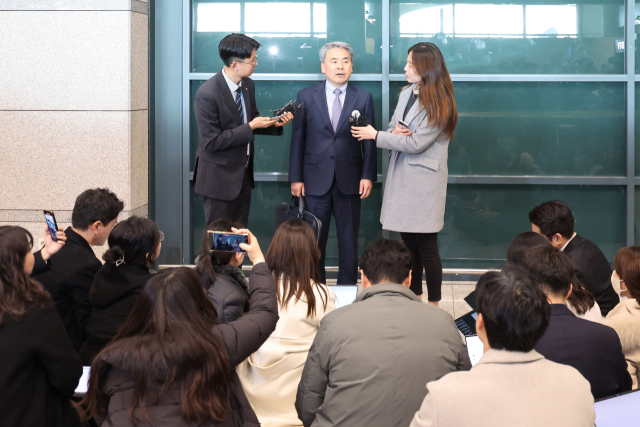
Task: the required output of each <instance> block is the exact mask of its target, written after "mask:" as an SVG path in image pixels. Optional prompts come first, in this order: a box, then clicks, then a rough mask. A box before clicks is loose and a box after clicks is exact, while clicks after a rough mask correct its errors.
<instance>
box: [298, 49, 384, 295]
mask: <svg viewBox="0 0 640 427" xmlns="http://www.w3.org/2000/svg"><path fill="white" fill-rule="evenodd" d="M352 61H353V49H352V48H351V46H349V45H348V44H347V43H343V42H331V43H327V44H326V45H324V46H323V47H322V49H320V67H321V70H322V72H323V73H324V74H325V75H326V76H327V80H326V81H324V82H322V83H320V84H317V85H315V86H311V87H308V88H306V89H303V90H301V91H300V92H298V100H297V102H296V103H297V104H302V108H301V109H300V111H299V112H298V113H297V114H296V115H295V117H294V119H293V133H292V135H291V151H290V154H289V182H291V193H292V194H293V195H294V196H299V195H300V194H302V195H303V196H305V201H306V203H307V207H308V208H309V211H311V213H313V214H314V215H315V216H316V217H318V219H320V221H322V231H321V233H320V238H319V240H318V246H319V247H320V251H321V253H322V256H321V258H320V281H321V282H323V283H325V281H326V275H325V268H324V266H325V258H326V250H325V249H326V246H327V240H328V237H329V223H330V221H331V214H332V213H333V216H334V217H335V220H336V229H337V232H338V251H339V255H340V256H339V262H338V264H339V267H340V270H339V272H338V284H355V283H356V282H357V280H358V277H357V274H358V267H357V263H358V231H359V228H360V202H361V199H364V198H366V197H368V196H369V194H370V193H371V187H372V183H373V181H375V180H376V176H377V164H376V163H377V155H376V144H375V141H373V140H364V141H358V140H357V139H355V138H354V137H353V136H352V135H351V127H350V125H349V122H348V118H349V117H350V116H351V113H352V112H353V111H356V110H357V111H358V112H359V113H360V115H361V116H364V117H365V118H366V119H367V121H368V122H369V123H370V124H371V125H372V126H374V127H375V119H374V110H373V98H372V96H371V93H370V92H369V91H366V90H364V89H361V88H359V87H357V86H355V85H353V84H350V83H349V78H350V77H351V72H352V71H353V68H352Z"/></svg>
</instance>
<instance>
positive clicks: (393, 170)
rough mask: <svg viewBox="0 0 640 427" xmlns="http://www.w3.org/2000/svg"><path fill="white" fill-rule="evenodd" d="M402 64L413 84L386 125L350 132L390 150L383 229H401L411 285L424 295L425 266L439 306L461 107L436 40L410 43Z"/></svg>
mask: <svg viewBox="0 0 640 427" xmlns="http://www.w3.org/2000/svg"><path fill="white" fill-rule="evenodd" d="M404 69H405V72H406V77H407V81H408V82H409V86H407V87H405V88H404V89H403V90H402V92H400V96H399V99H398V105H397V106H396V110H395V113H394V114H393V117H392V118H391V121H390V122H389V127H388V129H387V130H386V131H380V132H377V131H376V130H375V129H374V128H373V127H372V126H367V127H352V128H351V132H352V134H353V135H354V136H355V137H356V138H358V140H363V139H374V138H375V140H376V146H377V147H378V148H386V149H389V150H391V156H390V159H389V170H388V172H387V179H386V184H385V192H384V199H383V200H382V211H381V213H380V222H381V223H382V228H383V229H385V230H390V231H397V232H400V233H401V236H402V240H403V241H404V242H405V244H406V245H407V247H408V248H409V250H410V251H411V252H412V253H413V269H412V272H411V290H412V291H413V292H414V293H415V294H416V295H418V296H419V297H421V296H422V272H423V269H424V272H425V276H426V281H427V290H428V296H427V298H428V300H429V304H431V305H435V306H437V305H438V302H439V301H440V299H441V287H442V261H441V260H440V253H439V251H438V232H439V231H440V230H442V227H443V226H444V207H445V201H446V197H447V177H448V169H447V158H448V152H449V141H450V140H451V139H452V138H453V133H454V130H455V128H456V124H457V122H458V111H457V109H456V101H455V98H454V96H453V84H452V83H451V77H450V76H449V71H448V70H447V66H446V64H445V62H444V58H443V57H442V53H441V52H440V49H438V47H437V46H436V45H435V44H433V43H418V44H416V45H414V46H412V47H411V48H410V49H409V52H408V56H407V65H406V66H405V68H404ZM403 123H405V124H406V126H405V125H403Z"/></svg>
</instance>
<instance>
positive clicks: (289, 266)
mask: <svg viewBox="0 0 640 427" xmlns="http://www.w3.org/2000/svg"><path fill="white" fill-rule="evenodd" d="M266 262H267V265H268V266H269V269H270V270H271V272H272V274H273V278H274V280H275V282H276V291H277V295H278V312H279V315H280V319H279V320H278V324H277V325H276V330H275V331H274V332H273V333H272V334H271V336H270V337H269V339H268V340H267V341H266V342H265V343H264V344H263V345H262V347H260V349H259V350H258V351H257V352H255V353H254V354H252V355H251V356H249V358H248V359H247V360H246V361H245V362H243V363H241V364H240V365H239V366H238V369H237V372H238V376H239V377H240V382H241V383H242V387H243V388H244V391H245V393H246V395H247V398H248V399H249V402H250V403H251V406H252V407H253V409H254V411H256V415H257V416H258V419H259V420H260V424H261V425H262V426H263V427H288V426H302V421H300V419H299V418H298V414H297V412H296V409H295V400H296V391H297V387H298V383H299V382H300V378H301V377H302V369H303V368H304V364H305V362H306V360H307V356H308V354H309V349H310V348H311V344H312V343H313V339H314V338H315V336H316V332H317V331H318V328H319V327H320V321H321V320H322V319H323V318H324V316H325V315H326V314H327V313H329V312H331V311H333V310H335V302H336V297H335V295H334V293H333V291H332V290H331V289H330V288H329V287H327V286H326V285H323V284H321V283H320V282H319V278H320V274H319V267H318V265H319V262H320V249H319V248H318V244H317V243H316V238H315V235H314V234H313V230H311V227H309V226H308V225H307V224H305V223H304V222H302V221H297V220H293V221H286V222H285V223H283V224H282V225H280V227H279V228H278V229H277V230H276V233H275V235H274V236H273V240H271V245H270V246H269V250H268V251H267V256H266Z"/></svg>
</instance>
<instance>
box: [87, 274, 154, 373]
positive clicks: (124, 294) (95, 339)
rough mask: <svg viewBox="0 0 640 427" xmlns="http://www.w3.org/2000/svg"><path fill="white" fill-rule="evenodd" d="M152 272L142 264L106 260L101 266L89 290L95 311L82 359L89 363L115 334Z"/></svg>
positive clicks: (90, 319) (89, 324)
mask: <svg viewBox="0 0 640 427" xmlns="http://www.w3.org/2000/svg"><path fill="white" fill-rule="evenodd" d="M152 276H153V275H152V274H151V272H150V271H149V267H147V266H146V265H140V264H132V265H127V264H122V265H120V266H119V267H116V266H115V264H105V265H104V266H102V268H100V270H98V273H97V274H96V277H95V279H94V280H93V285H91V292H90V294H89V297H90V299H91V304H93V311H92V313H91V316H90V317H89V322H88V324H87V330H86V334H87V341H86V343H85V345H84V346H83V347H82V349H81V351H80V357H81V358H82V363H84V364H86V365H90V364H91V361H92V360H93V357H94V356H95V355H96V354H98V352H99V351H100V350H102V349H103V348H104V347H105V346H106V345H107V344H108V343H109V341H111V340H112V339H113V337H115V336H116V333H117V332H118V329H119V328H120V326H122V324H123V323H124V321H125V320H127V317H129V314H130V313H131V310H132V309H133V305H134V304H135V302H136V299H137V298H138V295H140V291H141V290H142V288H143V287H144V285H145V284H146V283H147V281H149V279H150V278H151V277H152Z"/></svg>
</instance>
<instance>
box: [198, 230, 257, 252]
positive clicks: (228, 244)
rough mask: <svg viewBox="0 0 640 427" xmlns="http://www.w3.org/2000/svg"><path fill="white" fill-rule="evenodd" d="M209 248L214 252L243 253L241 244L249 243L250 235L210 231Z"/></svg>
mask: <svg viewBox="0 0 640 427" xmlns="http://www.w3.org/2000/svg"><path fill="white" fill-rule="evenodd" d="M208 233H209V247H210V248H211V250H212V251H225V252H243V253H246V252H247V251H245V250H243V249H242V248H241V247H240V243H248V241H249V235H247V234H235V233H227V232H224V231H209V232H208Z"/></svg>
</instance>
